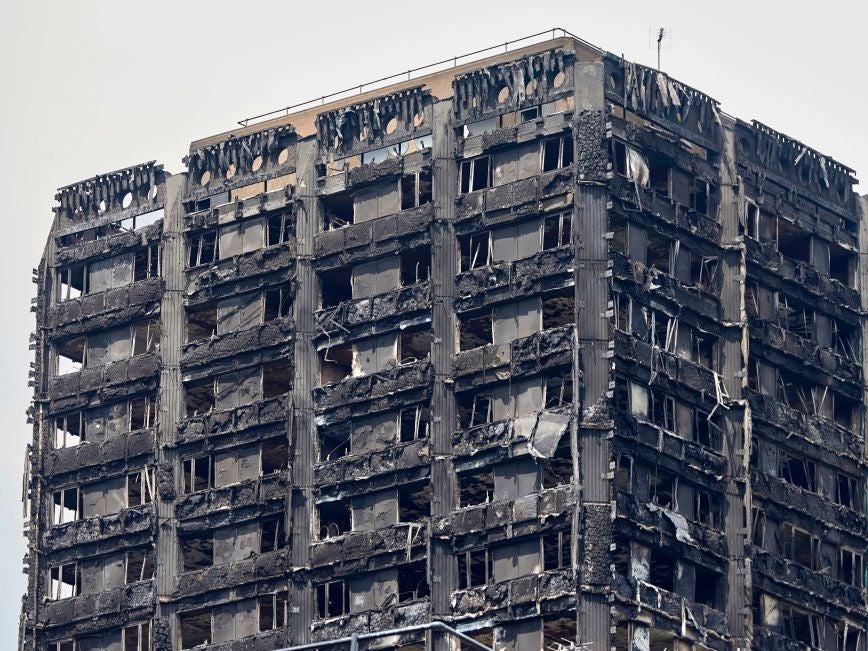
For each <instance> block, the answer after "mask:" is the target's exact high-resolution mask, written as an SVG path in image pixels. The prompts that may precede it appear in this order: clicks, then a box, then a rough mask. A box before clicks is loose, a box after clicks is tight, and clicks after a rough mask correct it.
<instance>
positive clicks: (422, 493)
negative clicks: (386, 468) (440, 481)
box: [398, 483, 431, 522]
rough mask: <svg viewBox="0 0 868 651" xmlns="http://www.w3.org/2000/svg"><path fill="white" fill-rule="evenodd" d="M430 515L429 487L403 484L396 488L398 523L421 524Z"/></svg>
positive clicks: (426, 485) (417, 484) (425, 484)
mask: <svg viewBox="0 0 868 651" xmlns="http://www.w3.org/2000/svg"><path fill="white" fill-rule="evenodd" d="M429 515H431V486H430V485H429V484H427V483H424V484H419V483H415V484H403V485H401V486H399V487H398V522H421V521H422V520H424V519H425V518H427V517H428V516H429Z"/></svg>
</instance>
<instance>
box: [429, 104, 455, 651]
mask: <svg viewBox="0 0 868 651" xmlns="http://www.w3.org/2000/svg"><path fill="white" fill-rule="evenodd" d="M433 114H434V123H433V127H432V128H433V135H432V148H433V157H434V169H433V188H432V196H433V202H434V222H433V224H432V226H431V254H432V261H431V290H432V296H433V308H432V317H431V319H432V330H433V344H432V350H431V360H432V363H433V366H434V392H433V396H432V399H431V415H432V423H431V446H432V452H433V455H432V459H433V460H432V463H431V515H432V517H435V518H436V517H449V515H450V514H451V513H452V510H453V508H454V503H455V496H454V494H455V472H454V470H453V465H452V434H453V432H454V431H455V429H456V426H457V417H456V408H455V394H454V392H453V391H452V383H451V380H450V378H451V376H452V355H453V353H454V352H455V312H454V309H453V298H454V296H455V274H456V273H457V272H458V263H457V245H456V240H455V231H454V229H453V224H452V220H453V219H454V217H455V196H456V193H457V190H458V187H457V186H458V169H457V165H456V162H455V126H454V111H453V109H452V102H451V100H446V101H442V102H438V103H436V104H434V106H433ZM430 550H431V553H430V558H429V565H430V573H429V581H430V583H429V584H430V586H431V609H432V613H433V616H434V618H435V619H440V618H441V617H442V616H443V615H449V614H451V612H452V603H451V597H452V591H453V590H455V589H456V588H457V565H456V563H455V559H454V557H453V555H452V547H451V544H450V542H449V541H448V540H440V539H432V540H431V544H430ZM434 639H435V640H437V639H438V636H434ZM435 646H437V648H447V647H446V646H445V643H443V644H438V645H435Z"/></svg>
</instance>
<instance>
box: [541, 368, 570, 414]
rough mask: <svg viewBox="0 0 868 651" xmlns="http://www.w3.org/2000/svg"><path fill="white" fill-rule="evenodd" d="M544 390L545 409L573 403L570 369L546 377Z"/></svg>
mask: <svg viewBox="0 0 868 651" xmlns="http://www.w3.org/2000/svg"><path fill="white" fill-rule="evenodd" d="M544 391H545V392H544V394H543V395H544V398H543V400H544V402H543V404H544V405H545V409H557V408H558V407H564V406H567V405H571V404H573V374H572V371H567V372H566V373H563V374H559V375H550V376H548V377H546V378H545V385H544Z"/></svg>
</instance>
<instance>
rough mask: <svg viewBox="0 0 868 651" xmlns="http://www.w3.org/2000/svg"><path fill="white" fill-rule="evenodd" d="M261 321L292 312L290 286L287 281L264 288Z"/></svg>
mask: <svg viewBox="0 0 868 651" xmlns="http://www.w3.org/2000/svg"><path fill="white" fill-rule="evenodd" d="M263 294H264V301H265V311H264V313H263V317H262V319H263V321H265V322H268V321H273V320H274V319H283V318H286V317H288V316H289V315H290V314H292V286H291V285H290V284H289V283H286V284H284V285H279V286H277V287H271V288H269V289H266V290H265V292H263Z"/></svg>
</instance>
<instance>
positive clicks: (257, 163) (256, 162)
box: [250, 156, 262, 172]
mask: <svg viewBox="0 0 868 651" xmlns="http://www.w3.org/2000/svg"><path fill="white" fill-rule="evenodd" d="M260 167H262V156H257V157H256V158H254V159H253V164H252V165H251V166H250V169H251V170H253V171H254V172H258V171H259V168H260Z"/></svg>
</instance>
